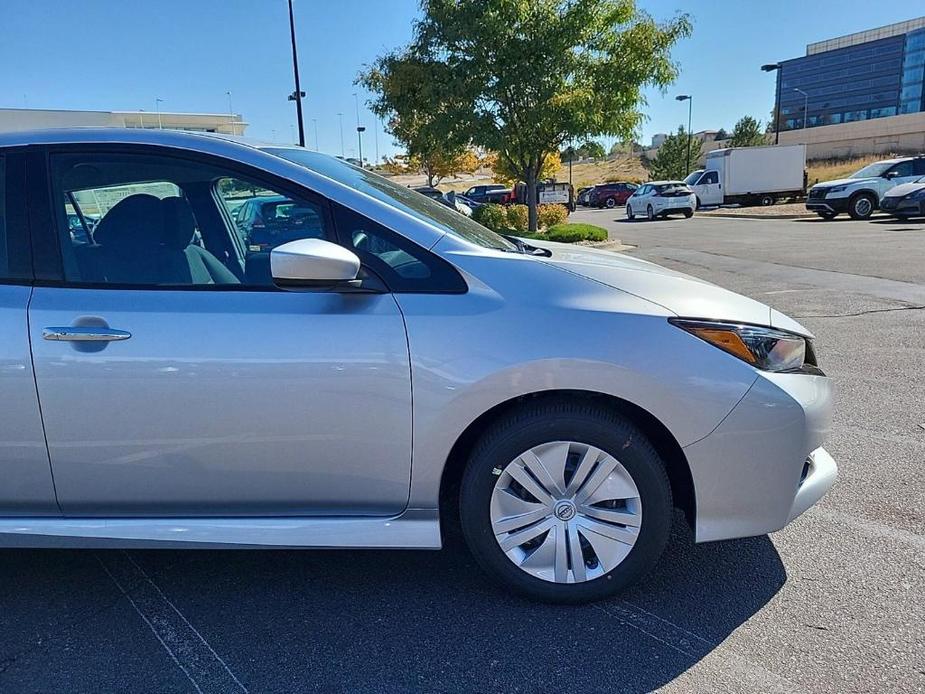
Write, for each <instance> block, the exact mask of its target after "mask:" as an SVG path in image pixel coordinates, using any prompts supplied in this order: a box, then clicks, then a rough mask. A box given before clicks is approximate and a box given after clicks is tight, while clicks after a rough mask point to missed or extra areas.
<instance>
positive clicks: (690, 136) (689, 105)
mask: <svg viewBox="0 0 925 694" xmlns="http://www.w3.org/2000/svg"><path fill="white" fill-rule="evenodd" d="M693 106H694V97H692V96H689V97H687V171H686V172H685V173H684V175H685V176H687V174H689V173H690V172H691V140H692V139H693V137H694V133H692V132H691V110H692V109H693Z"/></svg>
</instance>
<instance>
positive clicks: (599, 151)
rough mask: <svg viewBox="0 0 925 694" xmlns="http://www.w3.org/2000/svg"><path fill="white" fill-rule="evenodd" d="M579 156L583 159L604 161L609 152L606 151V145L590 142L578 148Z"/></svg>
mask: <svg viewBox="0 0 925 694" xmlns="http://www.w3.org/2000/svg"><path fill="white" fill-rule="evenodd" d="M578 156H580V157H582V158H585V157H589V158H591V159H603V158H604V157H606V156H607V150H605V149H604V145H602V144H601V143H600V142H596V141H594V140H588V141H587V142H583V143H582V144H581V145H580V146H579V147H578Z"/></svg>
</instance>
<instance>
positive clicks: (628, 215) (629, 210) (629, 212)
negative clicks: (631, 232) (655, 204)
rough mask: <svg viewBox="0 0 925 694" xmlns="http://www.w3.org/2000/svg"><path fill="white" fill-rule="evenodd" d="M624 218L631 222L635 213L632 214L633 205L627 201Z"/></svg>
mask: <svg viewBox="0 0 925 694" xmlns="http://www.w3.org/2000/svg"><path fill="white" fill-rule="evenodd" d="M626 218H627V219H628V220H630V221H631V222H632V221H633V220H634V219H636V215H635V214H633V207H632V206H631V205H630V204H629V203H626Z"/></svg>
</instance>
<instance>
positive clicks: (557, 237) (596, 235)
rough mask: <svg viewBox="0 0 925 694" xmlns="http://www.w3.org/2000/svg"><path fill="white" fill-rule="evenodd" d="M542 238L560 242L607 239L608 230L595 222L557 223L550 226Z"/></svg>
mask: <svg viewBox="0 0 925 694" xmlns="http://www.w3.org/2000/svg"><path fill="white" fill-rule="evenodd" d="M542 238H546V239H549V240H550V241H558V242H560V243H575V242H577V241H606V240H607V230H606V229H604V228H603V227H599V226H596V225H594V224H556V225H555V226H552V227H549V228H548V229H547V230H546V233H545V234H542Z"/></svg>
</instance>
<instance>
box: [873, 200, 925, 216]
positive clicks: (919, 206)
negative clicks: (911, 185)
mask: <svg viewBox="0 0 925 694" xmlns="http://www.w3.org/2000/svg"><path fill="white" fill-rule="evenodd" d="M880 209H881V210H883V211H884V212H886V213H888V214H892V215H896V216H897V217H918V216H925V200H923V201H921V202H919V201H918V200H907V199H905V198H890V197H886V198H883V200H881V201H880Z"/></svg>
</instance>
